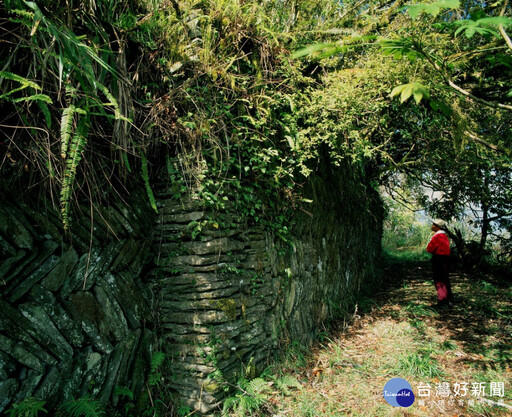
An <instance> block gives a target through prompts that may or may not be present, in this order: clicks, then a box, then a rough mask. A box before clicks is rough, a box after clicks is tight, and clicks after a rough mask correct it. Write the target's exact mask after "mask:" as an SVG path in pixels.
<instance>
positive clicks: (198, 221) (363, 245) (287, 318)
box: [151, 172, 382, 414]
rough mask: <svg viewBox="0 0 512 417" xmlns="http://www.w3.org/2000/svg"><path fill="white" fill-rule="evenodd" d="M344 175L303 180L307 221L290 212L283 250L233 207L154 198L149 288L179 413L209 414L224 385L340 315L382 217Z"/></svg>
mask: <svg viewBox="0 0 512 417" xmlns="http://www.w3.org/2000/svg"><path fill="white" fill-rule="evenodd" d="M344 175H345V176H344V177H343V176H342V175H338V176H337V177H331V178H329V179H328V180H326V179H325V178H320V177H314V178H311V181H310V182H309V184H308V185H307V189H306V190H305V194H306V197H309V198H311V199H312V200H313V204H312V206H311V207H310V208H309V210H310V212H311V214H307V213H305V212H300V211H299V210H297V213H296V214H295V217H296V218H295V222H294V224H295V225H294V227H293V230H292V235H291V236H290V238H291V239H292V245H290V244H288V243H284V242H282V241H280V240H279V239H277V238H276V237H275V236H273V235H272V233H270V232H265V231H264V230H263V229H262V228H260V227H256V226H251V225H249V224H248V223H247V221H246V220H244V219H243V218H241V216H240V215H239V214H238V212H237V210H236V208H235V206H234V205H227V206H226V208H225V209H223V210H222V211H220V212H219V211H214V210H211V209H206V208H205V206H204V204H203V202H202V201H201V200H200V199H194V198H193V197H188V198H186V199H180V200H179V201H177V200H175V199H173V198H172V195H173V191H172V189H166V188H165V187H164V188H163V189H161V190H160V193H159V206H160V210H159V212H160V214H159V216H158V219H157V225H156V233H155V240H154V249H153V251H154V253H155V255H156V258H157V261H156V263H157V268H156V269H155V270H154V271H153V272H152V274H151V282H152V285H153V292H154V294H155V295H156V297H157V299H156V306H157V310H158V311H159V329H160V330H159V334H160V337H161V338H162V341H163V346H164V347H165V349H166V351H167V353H168V355H169V356H170V357H171V358H172V363H171V364H170V366H169V371H168V373H167V374H166V375H165V377H166V381H167V383H168V384H169V385H170V386H171V387H172V388H173V389H175V390H176V391H177V393H178V395H179V398H180V400H181V401H182V402H183V403H184V404H186V405H188V406H189V407H191V408H192V409H195V410H199V411H200V412H201V413H203V414H211V413H213V412H214V411H215V410H216V409H217V407H218V406H219V405H220V401H221V399H222V398H223V397H224V396H225V395H226V393H225V391H224V388H225V387H226V386H227V385H226V381H228V382H231V383H233V382H236V378H237V377H239V376H241V375H243V374H248V376H249V377H250V376H254V375H255V372H257V371H261V370H262V369H263V368H264V367H265V365H266V364H267V363H268V359H269V358H270V357H272V356H273V355H274V354H275V353H276V352H278V351H279V350H284V349H286V348H287V347H288V346H289V343H290V342H292V341H295V342H298V343H301V344H302V345H305V346H308V345H310V344H311V343H312V341H313V339H314V337H315V335H316V334H317V332H318V330H319V329H320V328H321V326H322V324H323V323H324V322H325V321H326V320H328V319H330V318H332V317H334V316H335V315H337V314H338V315H339V314H343V313H346V312H347V309H348V307H349V304H350V301H351V300H353V296H354V293H355V292H357V290H358V289H359V287H360V285H361V284H362V283H363V282H364V280H365V279H366V278H368V277H369V276H370V275H371V273H372V265H373V261H374V259H375V257H376V256H377V255H378V253H379V250H380V237H381V229H380V219H381V215H382V213H381V211H382V210H381V206H380V202H379V199H378V197H377V196H376V194H375V193H374V192H373V191H371V190H370V191H368V189H367V188H366V187H365V186H364V185H363V184H359V183H357V182H355V181H354V176H355V175H354V173H351V172H345V173H344ZM347 177H348V178H349V180H350V181H348V180H347Z"/></svg>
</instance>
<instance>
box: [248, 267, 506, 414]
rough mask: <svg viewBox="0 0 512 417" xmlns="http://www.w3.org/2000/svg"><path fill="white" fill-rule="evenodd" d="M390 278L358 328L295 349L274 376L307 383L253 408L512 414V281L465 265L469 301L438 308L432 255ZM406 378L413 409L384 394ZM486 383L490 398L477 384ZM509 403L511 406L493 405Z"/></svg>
mask: <svg viewBox="0 0 512 417" xmlns="http://www.w3.org/2000/svg"><path fill="white" fill-rule="evenodd" d="M384 282H386V284H385V286H383V287H381V289H380V290H378V291H375V292H374V294H373V295H372V297H371V298H363V299H361V300H360V302H359V304H358V307H357V310H356V312H355V314H354V317H353V320H352V322H351V324H350V326H348V328H345V329H338V330H336V328H334V329H331V330H330V331H329V332H322V336H321V337H320V340H319V342H318V343H317V344H316V345H315V346H314V347H313V349H312V350H308V351H307V353H306V352H305V351H304V350H303V349H301V348H300V347H298V346H294V347H292V348H291V349H290V352H289V353H288V357H287V360H286V361H285V364H284V365H281V366H280V367H279V368H275V369H273V373H274V375H273V378H274V380H275V379H276V378H277V377H280V378H283V377H292V378H295V379H296V380H298V381H299V382H300V385H301V388H300V389H297V388H294V389H284V390H282V389H281V390H278V389H273V390H272V391H271V392H270V393H267V395H266V397H265V398H266V400H265V406H263V407H261V408H260V411H256V412H254V411H253V412H252V414H247V415H263V414H265V415H272V416H279V417H285V416H286V417H293V416H310V417H319V416H346V415H353V416H372V417H374V416H437V415H447V416H512V407H511V405H512V369H511V368H512V282H510V281H509V282H508V283H506V282H503V281H498V280H496V279H493V278H491V277H485V276H479V277H478V276H475V275H470V274H467V273H461V272H455V273H453V274H452V283H453V284H452V285H453V288H454V293H455V295H456V297H457V298H458V301H459V302H458V303H456V304H455V305H454V306H453V307H452V308H449V309H445V310H438V309H437V308H435V307H432V305H435V301H436V300H435V289H434V286H433V284H432V282H431V275H430V265H429V264H428V263H421V264H418V263H416V264H400V265H396V264H395V265H390V266H388V267H387V268H386V269H385V272H384ZM384 287H386V288H384ZM396 377H400V378H404V379H406V380H407V381H408V382H409V383H410V384H411V386H412V388H413V392H414V394H415V396H416V401H415V403H414V404H413V405H412V406H411V407H408V408H400V407H392V406H390V405H389V404H387V402H386V401H385V400H384V398H383V394H382V391H383V387H384V385H385V383H386V382H387V381H388V380H389V379H391V378H396ZM447 383H448V384H449V385H448V388H449V390H450V393H449V394H448V393H446V385H447ZM456 383H457V384H459V385H460V389H459V393H460V395H458V396H454V392H453V391H454V388H455V384H456ZM463 383H468V385H467V391H466V395H463V394H464V385H463ZM491 383H496V385H495V389H494V391H493V392H491ZM499 383H503V390H501V388H500V384H499ZM420 384H422V386H427V384H428V385H429V386H430V387H431V389H430V395H429V396H422V397H420V396H418V392H419V390H418V386H419V385H420ZM474 384H475V385H474ZM476 384H478V387H483V388H484V390H485V396H483V395H482V394H480V395H476V393H474V392H473V387H474V386H476ZM272 387H274V386H273V385H272ZM443 391H444V392H443ZM422 393H423V394H427V393H428V389H426V388H425V389H422ZM436 394H439V395H436ZM491 394H493V395H491ZM443 395H448V396H443ZM501 395H503V396H501ZM489 401H491V402H489ZM501 401H502V402H503V403H504V404H506V405H508V407H507V406H496V405H493V403H492V402H494V403H496V402H501Z"/></svg>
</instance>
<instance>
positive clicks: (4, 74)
mask: <svg viewBox="0 0 512 417" xmlns="http://www.w3.org/2000/svg"><path fill="white" fill-rule="evenodd" d="M0 78H5V79H6V80H11V81H16V82H18V83H20V84H21V89H24V88H27V87H31V88H33V89H34V90H42V88H41V87H40V86H39V85H37V84H36V83H35V82H33V81H30V80H27V79H26V78H24V77H22V76H21V75H18V74H13V73H12V72H8V71H0Z"/></svg>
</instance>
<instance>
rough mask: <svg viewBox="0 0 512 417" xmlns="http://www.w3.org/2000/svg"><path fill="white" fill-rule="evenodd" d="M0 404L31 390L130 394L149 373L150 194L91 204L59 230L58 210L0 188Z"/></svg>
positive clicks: (113, 397) (107, 396) (47, 394)
mask: <svg viewBox="0 0 512 417" xmlns="http://www.w3.org/2000/svg"><path fill="white" fill-rule="evenodd" d="M0 198H1V201H2V204H1V205H0V293H1V295H0V311H1V314H0V414H1V413H2V412H3V411H5V410H7V409H9V408H10V407H11V406H12V405H13V404H14V403H19V402H20V401H22V400H24V399H26V398H29V397H34V398H36V399H41V400H45V401H46V406H45V408H46V409H48V410H52V408H53V407H54V406H55V405H57V404H59V403H61V402H63V401H68V400H72V399H77V398H80V397H83V396H85V395H90V396H91V397H93V398H96V399H99V400H100V401H101V402H103V403H104V404H107V403H110V404H115V403H117V402H118V400H119V398H118V396H117V394H116V392H115V387H116V386H121V387H126V388H128V389H130V390H131V391H132V392H133V393H134V394H135V395H136V397H135V398H138V397H137V393H139V392H141V390H142V388H143V385H144V382H145V378H146V373H147V361H148V356H149V355H150V344H151V342H152V338H153V336H152V333H151V331H150V330H149V326H148V323H149V322H150V321H151V320H150V319H151V315H150V310H149V305H150V299H151V296H150V294H149V292H148V288H147V286H146V285H145V284H144V283H143V282H142V280H141V279H140V276H141V271H142V269H143V266H144V265H145V264H146V263H147V262H148V260H149V250H150V245H149V244H148V238H150V234H148V230H150V229H151V225H152V222H153V220H152V218H151V216H148V213H150V209H149V210H148V207H147V206H146V205H145V202H146V201H147V197H146V196H145V195H144V194H142V195H139V194H137V193H135V194H134V195H132V196H131V197H128V198H127V200H125V202H120V201H118V202H117V203H112V204H110V205H103V206H101V207H95V208H94V211H93V213H92V214H93V221H92V224H91V220H90V217H91V213H90V212H89V207H85V208H84V211H83V213H80V212H78V211H77V212H75V213H74V214H73V216H72V218H73V219H77V221H75V222H72V224H71V230H72V234H71V239H70V240H69V239H63V231H62V226H61V220H60V216H59V214H58V212H56V211H55V210H53V209H52V208H50V207H47V206H45V203H44V202H42V203H40V205H39V206H37V207H35V206H32V207H29V206H27V205H24V204H18V203H15V202H14V198H13V197H11V196H8V195H2V196H0Z"/></svg>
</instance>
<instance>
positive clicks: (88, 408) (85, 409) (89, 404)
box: [59, 396, 106, 417]
mask: <svg viewBox="0 0 512 417" xmlns="http://www.w3.org/2000/svg"><path fill="white" fill-rule="evenodd" d="M59 410H61V411H62V412H63V413H64V414H65V415H66V416H67V417H103V416H105V415H106V413H105V409H104V408H103V404H101V403H100V402H99V401H98V400H95V399H93V398H91V397H89V396H85V397H82V398H78V399H76V400H72V401H68V402H65V403H63V404H61V406H60V407H59Z"/></svg>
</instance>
